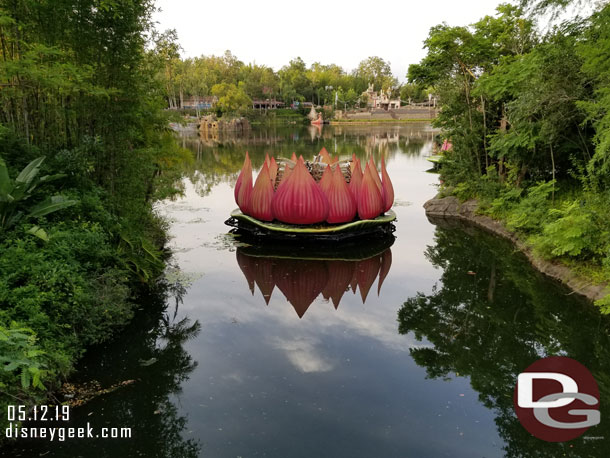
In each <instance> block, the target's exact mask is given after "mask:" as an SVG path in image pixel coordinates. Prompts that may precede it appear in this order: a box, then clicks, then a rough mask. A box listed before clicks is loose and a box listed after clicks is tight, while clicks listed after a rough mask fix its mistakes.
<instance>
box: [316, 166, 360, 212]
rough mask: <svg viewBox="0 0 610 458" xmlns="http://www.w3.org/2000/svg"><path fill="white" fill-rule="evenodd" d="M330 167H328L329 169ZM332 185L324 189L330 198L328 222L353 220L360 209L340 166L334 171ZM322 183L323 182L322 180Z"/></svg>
mask: <svg viewBox="0 0 610 458" xmlns="http://www.w3.org/2000/svg"><path fill="white" fill-rule="evenodd" d="M329 168H330V166H329V167H327V170H328V169H329ZM331 180H332V181H331V182H330V186H328V188H327V189H324V188H322V189H323V190H324V193H325V194H326V197H327V198H328V204H329V210H328V217H327V218H326V222H327V223H330V224H335V223H347V222H348V221H352V220H353V219H354V217H355V216H356V211H357V210H358V208H357V206H356V201H355V200H354V197H353V196H352V193H351V192H350V189H349V186H348V185H347V183H346V182H345V179H344V178H343V173H342V172H341V169H340V168H339V167H336V168H335V171H334V172H332V178H331ZM320 184H322V182H320Z"/></svg>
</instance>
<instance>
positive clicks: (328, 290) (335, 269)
mask: <svg viewBox="0 0 610 458" xmlns="http://www.w3.org/2000/svg"><path fill="white" fill-rule="evenodd" d="M356 264H357V263H356V262H354V261H328V262H327V264H326V267H327V269H328V282H327V283H326V287H325V288H324V291H322V295H323V296H324V297H325V298H326V299H329V298H330V299H332V301H333V305H334V306H335V309H336V308H338V307H339V303H340V302H341V298H342V297H343V294H345V292H346V291H347V290H348V288H349V286H350V282H351V281H352V277H353V276H354V272H355V269H356Z"/></svg>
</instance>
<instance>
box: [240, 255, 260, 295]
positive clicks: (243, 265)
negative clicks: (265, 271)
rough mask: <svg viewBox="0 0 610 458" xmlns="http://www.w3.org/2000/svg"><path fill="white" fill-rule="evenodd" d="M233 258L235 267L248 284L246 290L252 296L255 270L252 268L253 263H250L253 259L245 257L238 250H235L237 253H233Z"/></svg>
mask: <svg viewBox="0 0 610 458" xmlns="http://www.w3.org/2000/svg"><path fill="white" fill-rule="evenodd" d="M235 257H236V258H237V265H238V266H239V268H240V269H241V271H242V273H243V274H244V277H246V281H247V282H248V288H249V289H250V292H251V293H252V295H253V296H254V278H255V271H256V268H255V266H254V263H253V262H252V260H253V258H251V257H250V256H246V255H245V254H243V253H242V252H241V251H240V250H237V252H236V253H235Z"/></svg>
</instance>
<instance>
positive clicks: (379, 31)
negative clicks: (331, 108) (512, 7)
mask: <svg viewBox="0 0 610 458" xmlns="http://www.w3.org/2000/svg"><path fill="white" fill-rule="evenodd" d="M156 3H157V6H158V7H159V8H161V11H160V12H158V13H157V14H156V15H155V20H156V21H157V22H158V25H157V28H158V30H160V31H163V30H166V29H176V30H177V31H178V37H179V39H180V44H181V45H182V48H183V52H182V56H183V57H195V56H200V55H212V54H214V55H220V54H223V53H224V51H225V50H227V49H229V50H231V52H232V53H233V54H234V55H235V56H237V57H238V58H239V59H240V60H242V61H243V62H246V63H249V62H256V63H257V64H261V65H267V66H269V67H272V68H273V69H275V70H279V69H280V68H281V67H282V66H283V65H285V64H287V63H288V62H289V61H290V59H292V58H294V57H297V56H300V57H301V58H302V59H303V60H304V61H305V63H306V64H307V65H310V64H312V63H313V62H321V63H323V64H330V63H335V64H338V65H340V66H342V67H343V68H344V69H345V70H347V71H351V70H352V69H354V68H355V67H357V66H358V63H359V62H360V61H361V60H363V59H366V58H367V57H369V56H379V57H382V58H383V59H385V60H386V61H389V62H391V65H392V71H393V73H394V76H396V77H397V78H398V79H399V80H400V81H404V80H405V74H406V72H407V68H408V67H409V64H412V63H416V62H419V61H420V59H421V58H422V57H424V55H425V52H424V50H423V49H422V46H423V41H424V40H425V39H426V37H427V36H428V31H429V30H430V27H432V26H434V25H436V24H439V23H441V22H447V23H448V24H449V25H467V24H471V23H473V22H475V21H477V20H478V19H480V18H481V17H483V16H485V15H487V14H493V13H494V11H495V8H496V6H497V5H498V4H500V3H503V2H502V1H500V0H466V1H457V0H419V1H409V0H376V1H368V2H365V1H362V0H351V1H346V0H321V1H320V0H318V1H302V0H301V1H298V2H297V1H293V0H284V1H282V0H250V1H245V0H215V1H210V0H157V2H156Z"/></svg>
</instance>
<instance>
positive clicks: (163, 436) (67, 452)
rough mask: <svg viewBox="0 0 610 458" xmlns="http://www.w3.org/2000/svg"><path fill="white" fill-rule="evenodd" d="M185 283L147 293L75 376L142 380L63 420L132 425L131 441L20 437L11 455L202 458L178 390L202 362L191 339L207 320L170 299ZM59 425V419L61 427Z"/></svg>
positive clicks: (104, 381) (114, 381)
mask: <svg viewBox="0 0 610 458" xmlns="http://www.w3.org/2000/svg"><path fill="white" fill-rule="evenodd" d="M182 294H184V287H183V286H181V285H180V284H176V285H167V284H166V285H163V286H161V287H159V290H158V291H156V292H155V293H153V294H151V295H149V296H148V297H145V298H142V303H143V304H146V305H145V307H144V310H142V311H140V312H139V313H138V314H137V315H136V317H135V318H134V320H133V322H132V323H131V325H130V326H129V327H128V328H127V329H125V330H124V331H123V332H121V334H120V335H119V336H118V337H117V338H116V339H115V340H113V342H111V343H108V344H106V345H101V346H98V347H94V348H91V349H90V350H89V351H88V353H87V355H86V356H85V358H84V359H83V361H82V363H81V365H80V367H79V371H78V373H77V374H75V377H74V381H75V382H76V383H79V382H88V381H91V380H96V381H98V382H100V384H101V386H102V387H108V386H113V385H115V384H117V383H120V382H122V381H126V380H135V383H133V384H131V385H129V386H126V387H123V388H120V389H119V390H117V391H114V392H112V393H111V394H108V395H103V396H100V397H98V398H95V399H93V400H92V401H90V402H88V403H87V404H85V405H84V406H82V407H79V408H75V409H73V410H72V413H71V421H70V422H69V423H66V424H62V425H61V426H67V427H82V426H84V425H86V423H87V422H89V423H90V424H91V425H92V426H93V427H95V428H102V427H118V428H121V427H131V428H132V437H131V438H130V439H113V440H109V439H87V440H84V439H81V440H66V441H65V442H53V443H48V442H43V441H36V442H30V443H28V442H24V441H18V443H17V444H16V445H18V446H19V447H16V448H15V450H14V451H13V452H12V455H11V456H15V457H17V456H24V457H25V456H27V457H29V456H39V455H40V456H43V455H44V456H48V457H72V456H97V457H100V458H102V457H113V458H114V457H141V456H146V457H154V458H194V457H197V456H199V454H200V450H201V445H200V444H199V442H198V441H197V440H195V439H193V438H189V437H188V436H189V432H188V430H187V418H186V417H185V416H184V414H183V413H181V412H180V409H179V407H178V406H179V403H177V402H176V399H175V398H176V396H178V395H179V394H180V392H181V384H182V382H184V381H185V380H187V379H188V377H189V374H190V373H191V372H192V371H193V370H194V369H195V367H196V366H197V363H196V362H195V361H193V359H192V357H191V356H190V355H189V354H188V352H187V351H186V350H185V348H184V345H185V344H186V342H187V341H189V340H190V339H193V338H194V337H196V336H197V334H198V333H199V331H200V324H199V322H197V321H196V322H191V321H190V320H189V319H188V318H183V319H177V318H176V312H175V310H171V311H170V310H168V304H169V300H170V299H172V296H173V298H174V299H175V300H176V301H177V302H176V304H178V303H180V302H181V300H182ZM54 426H57V425H54Z"/></svg>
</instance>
